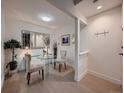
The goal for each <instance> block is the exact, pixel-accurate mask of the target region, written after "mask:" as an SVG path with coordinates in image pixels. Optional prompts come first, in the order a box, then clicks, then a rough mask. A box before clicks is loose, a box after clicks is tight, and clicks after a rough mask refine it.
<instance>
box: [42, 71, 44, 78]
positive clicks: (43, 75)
mask: <svg viewBox="0 0 124 93" xmlns="http://www.w3.org/2000/svg"><path fill="white" fill-rule="evenodd" d="M42 80H44V69H42Z"/></svg>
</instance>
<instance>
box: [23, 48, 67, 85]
mask: <svg viewBox="0 0 124 93" xmlns="http://www.w3.org/2000/svg"><path fill="white" fill-rule="evenodd" d="M39 50H41V49H35V50H33V51H37V55H36V54H32V53H26V54H25V56H24V58H23V59H24V62H25V72H26V80H27V84H28V85H29V84H30V80H31V78H32V77H33V73H37V74H39V76H40V77H41V79H42V80H45V79H46V78H47V77H49V75H50V74H51V73H52V72H57V73H59V74H61V73H65V72H66V70H67V69H68V68H67V67H68V66H67V61H68V59H67V51H65V50H61V51H60V55H61V57H60V58H55V57H54V56H53V55H52V54H49V53H48V54H47V55H44V56H41V54H38V52H39ZM54 70H55V71H54ZM67 72H68V71H67Z"/></svg>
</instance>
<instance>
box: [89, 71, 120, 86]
mask: <svg viewBox="0 0 124 93" xmlns="http://www.w3.org/2000/svg"><path fill="white" fill-rule="evenodd" d="M87 73H89V74H92V75H94V76H96V77H99V78H101V79H104V80H107V81H110V82H112V83H114V84H117V85H121V84H122V82H121V80H118V79H115V78H113V77H110V76H107V75H105V74H101V73H98V72H95V71H91V70H88V72H87Z"/></svg>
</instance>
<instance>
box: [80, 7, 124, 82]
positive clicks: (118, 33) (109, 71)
mask: <svg viewBox="0 0 124 93" xmlns="http://www.w3.org/2000/svg"><path fill="white" fill-rule="evenodd" d="M104 31H107V32H109V33H108V34H106V35H103V34H101V35H98V36H96V35H95V34H96V33H102V32H104ZM122 34H123V32H122V11H121V7H116V8H113V9H111V10H108V11H106V12H103V13H101V14H98V15H96V16H93V17H91V18H90V19H88V25H87V26H86V27H85V28H84V29H83V30H82V31H81V37H80V41H81V42H80V44H81V46H80V49H81V50H80V51H83V50H89V55H88V58H89V59H88V70H89V72H90V73H91V74H94V75H97V76H99V77H101V78H104V79H107V80H109V81H112V82H114V83H118V84H120V83H121V82H122V56H120V55H118V54H119V53H120V52H122V49H121V46H122Z"/></svg>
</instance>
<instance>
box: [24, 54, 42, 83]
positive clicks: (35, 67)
mask: <svg viewBox="0 0 124 93" xmlns="http://www.w3.org/2000/svg"><path fill="white" fill-rule="evenodd" d="M25 61H26V73H27V78H26V79H27V84H28V85H29V83H30V77H31V74H32V73H33V72H39V75H40V71H42V80H44V69H43V66H42V65H35V64H34V65H31V62H32V57H31V55H30V54H25Z"/></svg>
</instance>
